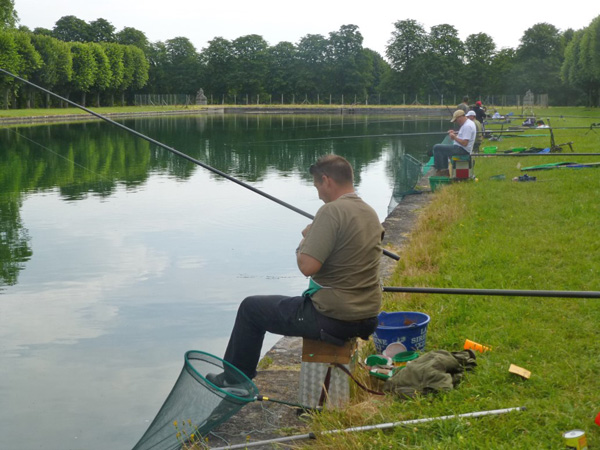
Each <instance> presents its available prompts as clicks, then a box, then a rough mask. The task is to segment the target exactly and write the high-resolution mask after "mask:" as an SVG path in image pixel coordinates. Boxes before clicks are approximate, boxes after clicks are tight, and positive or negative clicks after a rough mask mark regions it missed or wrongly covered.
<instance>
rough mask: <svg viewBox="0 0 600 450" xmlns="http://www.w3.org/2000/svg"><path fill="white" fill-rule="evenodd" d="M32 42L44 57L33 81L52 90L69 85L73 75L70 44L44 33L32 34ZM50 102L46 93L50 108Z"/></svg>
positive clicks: (47, 104)
mask: <svg viewBox="0 0 600 450" xmlns="http://www.w3.org/2000/svg"><path fill="white" fill-rule="evenodd" d="M31 43H32V44H33V46H34V47H35V49H36V50H37V52H38V53H39V54H40V56H41V58H42V65H41V67H40V68H39V69H38V70H36V71H35V72H34V74H33V76H32V80H33V82H34V83H36V84H38V85H41V86H43V87H45V88H46V89H48V90H50V91H53V90H54V89H55V88H56V87H59V88H64V87H65V86H67V85H68V84H69V83H70V81H71V77H72V76H73V58H72V55H71V49H70V47H69V44H67V43H66V42H62V41H59V40H58V39H55V38H53V37H50V36H46V35H42V34H34V35H32V36H31ZM50 104H51V101H50V94H46V107H47V108H49V107H50Z"/></svg>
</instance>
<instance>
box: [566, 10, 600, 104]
mask: <svg viewBox="0 0 600 450" xmlns="http://www.w3.org/2000/svg"><path fill="white" fill-rule="evenodd" d="M561 76H562V80H563V81H564V82H565V83H566V84H567V86H569V87H570V88H575V89H579V90H581V91H582V92H585V97H586V103H587V104H588V105H589V106H599V105H600V16H598V17H596V18H595V19H594V20H592V22H591V23H590V25H589V26H588V27H586V28H585V29H583V30H580V31H578V32H576V33H575V34H574V35H573V38H572V39H571V41H570V42H569V45H568V46H567V48H566V50H565V59H564V62H563V65H562V67H561ZM572 95H574V94H572Z"/></svg>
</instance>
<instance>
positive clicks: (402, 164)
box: [388, 155, 423, 214]
mask: <svg viewBox="0 0 600 450" xmlns="http://www.w3.org/2000/svg"><path fill="white" fill-rule="evenodd" d="M422 167H423V164H422V163H421V162H419V161H418V160H417V159H416V158H414V157H413V156H411V155H402V157H401V158H399V160H398V163H397V164H396V166H395V167H394V169H393V170H394V189H393V191H392V198H391V199H390V204H389V205H388V214H389V213H390V212H391V211H392V210H393V209H394V208H395V207H396V206H397V205H398V203H400V202H401V201H402V198H404V196H405V195H409V194H414V193H415V192H416V191H415V186H416V185H417V182H418V181H419V178H421V170H422Z"/></svg>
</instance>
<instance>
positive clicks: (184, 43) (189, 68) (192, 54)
mask: <svg viewBox="0 0 600 450" xmlns="http://www.w3.org/2000/svg"><path fill="white" fill-rule="evenodd" d="M165 44H166V50H167V77H168V82H169V83H168V85H167V86H168V90H167V92H164V93H165V94H193V93H195V92H196V91H197V90H198V78H199V72H200V59H199V57H198V53H197V51H196V47H194V44H192V43H191V42H190V40H189V39H188V38H185V37H176V38H173V39H169V40H167V41H166V42H165Z"/></svg>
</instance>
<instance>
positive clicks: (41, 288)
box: [0, 115, 448, 450]
mask: <svg viewBox="0 0 600 450" xmlns="http://www.w3.org/2000/svg"><path fill="white" fill-rule="evenodd" d="M123 123H124V124H125V125H127V126H129V127H131V128H134V129H136V130H138V131H140V132H141V133H144V134H147V135H149V136H151V137H153V138H154V139H156V140H158V141H160V142H163V143H165V144H167V145H169V146H171V147H175V148H177V149H178V150H180V151H183V152H185V153H187V154H189V155H191V156H193V157H194V158H196V159H198V160H201V161H202V162H204V163H206V164H208V165H210V166H212V167H215V168H217V169H219V170H221V171H223V172H227V173H229V174H231V175H232V176H234V177H236V178H239V179H240V180H243V181H244V182H247V183H248V184H251V185H252V186H254V187H256V188H258V189H260V190H263V191H265V192H268V193H270V194H271V195H274V196H276V197H278V198H280V199H282V200H284V201H286V202H288V203H290V204H292V205H294V206H296V207H298V208H300V209H302V210H304V211H306V212H309V213H310V214H314V213H315V212H316V211H317V209H318V208H319V206H320V205H321V202H320V200H318V198H317V196H316V191H315V189H314V187H313V186H312V179H311V178H310V176H309V175H307V170H308V167H309V166H310V164H312V163H313V162H314V160H315V159H316V158H317V157H318V156H319V155H321V154H324V153H328V152H335V153H338V154H341V155H342V156H344V157H346V158H347V159H349V160H350V161H351V162H352V164H353V166H354V168H355V172H356V184H357V188H358V192H359V193H360V194H361V195H362V196H363V198H364V199H365V200H366V201H367V202H368V203H370V204H371V205H372V206H373V207H374V208H375V209H376V211H377V212H378V214H379V216H380V218H381V220H382V221H383V219H384V218H385V216H386V215H387V209H388V205H389V203H390V199H391V197H392V191H393V186H394V178H395V177H396V176H397V174H398V173H399V169H398V163H399V161H400V160H401V156H402V155H403V154H405V153H408V154H411V155H413V156H415V157H416V158H417V159H419V160H425V159H426V157H425V153H426V151H427V149H428V148H430V147H431V146H432V145H433V144H434V143H436V142H438V141H439V140H440V139H441V137H440V135H434V134H430V133H433V132H436V131H439V130H444V129H446V128H447V127H448V122H447V120H438V121H421V122H414V121H408V120H407V121H402V120H399V119H398V118H394V117H382V116H371V117H364V116H294V115H283V116H279V115H246V116H208V117H207V116H182V117H169V118H155V119H144V120H138V119H136V120H127V121H123ZM397 133H426V134H425V135H422V136H418V137H416V136H406V137H397V136H396V137H393V136H389V135H390V134H397ZM343 137H345V138H343ZM0 220H1V225H0V237H1V239H0V261H1V264H2V266H1V272H0V405H1V406H0V448H1V449H11V450H30V449H36V448H40V449H45V450H65V449H77V450H79V449H82V450H100V449H102V450H104V449H107V448H111V449H130V448H131V447H133V445H134V444H135V443H136V442H137V440H138V439H139V438H140V437H141V435H142V434H143V432H144V431H145V430H146V428H147V427H148V425H149V423H150V421H151V420H152V419H153V418H154V415H155V414H156V413H157V412H158V410H159V408H160V406H161V404H162V402H163V401H164V399H165V398H166V396H167V394H168V393H169V391H170V389H171V388H172V386H173V384H174V383H175V381H176V379H177V376H178V375H179V371H180V370H181V367H182V365H183V355H184V353H185V352H186V351H187V350H190V349H198V350H203V351H207V352H209V353H214V354H216V355H218V356H221V355H222V354H223V351H224V349H225V345H226V343H227V339H228V336H229V332H230V330H231V326H232V324H233V319H234V315H235V312H236V309H237V305H238V303H239V302H240V301H241V300H242V299H243V298H244V297H245V296H247V295H250V294H257V293H272V294H275V293H277V294H289V295H297V294H298V293H300V292H301V291H302V290H303V289H304V288H305V285H306V280H305V278H304V277H303V276H301V275H300V274H299V272H298V270H297V268H296V266H295V258H294V249H295V248H296V246H297V244H298V242H299V240H300V237H301V236H300V231H301V230H302V229H303V228H304V227H305V226H306V224H308V222H309V221H308V219H306V218H304V217H303V216H301V215H299V214H297V213H296V212H293V211H290V210H288V209H286V208H284V207H282V206H280V205H278V204H276V203H273V202H271V201H269V200H267V199H265V198H263V197H261V196H259V195H257V194H255V193H252V192H251V191H249V190H247V189H244V188H243V187H240V186H238V185H236V184H234V183H232V182H230V181H227V180H225V179H223V178H220V177H218V176H217V175H214V174H212V173H211V172H209V171H207V170H206V169H203V168H201V167H198V166H196V165H193V164H191V163H189V162H187V161H185V160H183V159H182V158H180V157H177V156H175V155H172V154H171V153H169V152H167V151H164V150H162V149H160V148H157V147H155V146H153V145H150V144H149V143H147V142H146V141H144V140H142V139H139V138H136V137H134V136H132V135H130V134H128V133H126V132H124V131H122V130H120V129H118V128H117V127H114V126H112V125H109V124H105V123H103V122H87V123H76V124H68V125H67V124H61V125H51V126H36V127H25V128H9V129H0ZM276 340H277V337H276V336H268V338H267V340H266V342H265V349H264V350H267V349H268V348H269V347H270V346H271V345H272V344H274V343H275V341H276ZM264 394H266V395H268V392H266V393H264ZM286 400H291V401H294V400H295V399H286Z"/></svg>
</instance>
